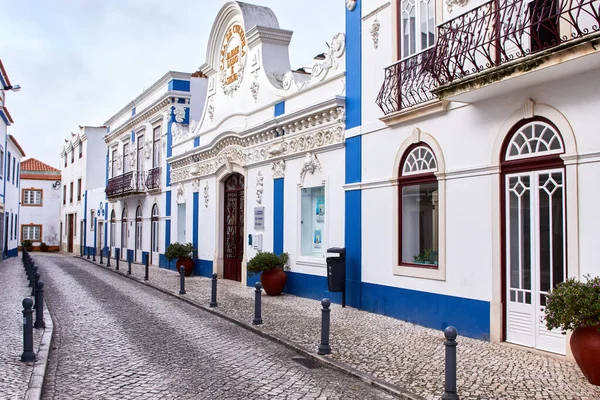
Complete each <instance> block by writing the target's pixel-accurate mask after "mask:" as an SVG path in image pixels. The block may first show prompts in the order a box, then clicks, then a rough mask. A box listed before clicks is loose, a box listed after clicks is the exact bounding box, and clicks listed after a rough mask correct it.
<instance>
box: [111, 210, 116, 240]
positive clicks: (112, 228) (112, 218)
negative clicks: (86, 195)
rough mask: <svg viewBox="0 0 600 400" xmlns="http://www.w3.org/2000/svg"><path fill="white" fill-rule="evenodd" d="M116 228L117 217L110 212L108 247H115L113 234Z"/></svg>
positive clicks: (113, 212)
mask: <svg viewBox="0 0 600 400" xmlns="http://www.w3.org/2000/svg"><path fill="white" fill-rule="evenodd" d="M116 228H117V217H116V215H115V210H112V212H111V213H110V247H115V234H116V232H117V231H116Z"/></svg>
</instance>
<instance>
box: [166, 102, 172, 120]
mask: <svg viewBox="0 0 600 400" xmlns="http://www.w3.org/2000/svg"><path fill="white" fill-rule="evenodd" d="M172 112H173V111H172V109H171V106H169V109H168V110H167V111H166V112H165V120H166V121H165V123H167V124H168V123H169V122H171V115H172Z"/></svg>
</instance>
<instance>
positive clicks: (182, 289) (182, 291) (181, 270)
mask: <svg viewBox="0 0 600 400" xmlns="http://www.w3.org/2000/svg"><path fill="white" fill-rule="evenodd" d="M179 294H185V267H184V266H183V265H182V266H180V267H179Z"/></svg>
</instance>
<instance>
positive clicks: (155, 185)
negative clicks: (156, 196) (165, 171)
mask: <svg viewBox="0 0 600 400" xmlns="http://www.w3.org/2000/svg"><path fill="white" fill-rule="evenodd" d="M146 189H148V190H153V189H160V167H156V168H152V169H151V170H150V171H148V176H147V177H146Z"/></svg>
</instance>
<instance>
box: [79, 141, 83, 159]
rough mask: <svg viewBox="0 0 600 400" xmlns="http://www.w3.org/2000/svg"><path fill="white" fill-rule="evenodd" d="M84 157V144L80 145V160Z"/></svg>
mask: <svg viewBox="0 0 600 400" xmlns="http://www.w3.org/2000/svg"><path fill="white" fill-rule="evenodd" d="M81 157H83V143H79V158H81Z"/></svg>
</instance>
